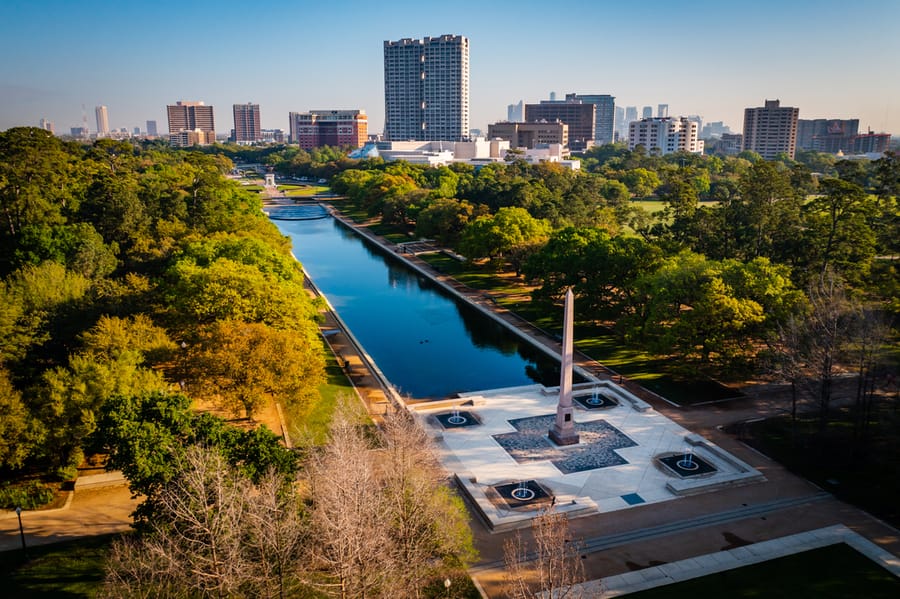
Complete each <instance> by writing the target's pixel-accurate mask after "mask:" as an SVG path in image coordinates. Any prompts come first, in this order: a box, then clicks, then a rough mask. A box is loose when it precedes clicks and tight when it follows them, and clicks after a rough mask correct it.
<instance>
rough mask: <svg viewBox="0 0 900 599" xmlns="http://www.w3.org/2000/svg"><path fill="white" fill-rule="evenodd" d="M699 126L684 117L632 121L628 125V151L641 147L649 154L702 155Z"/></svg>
mask: <svg viewBox="0 0 900 599" xmlns="http://www.w3.org/2000/svg"><path fill="white" fill-rule="evenodd" d="M698 134H699V125H698V124H697V123H696V121H691V120H688V119H687V118H685V117H677V118H676V117H662V118H649V119H641V120H639V121H632V122H631V123H630V124H629V125H628V149H629V150H634V149H635V148H636V147H637V146H639V145H641V146H644V148H646V149H647V152H648V153H650V154H658V155H660V156H662V155H665V154H672V153H674V152H691V153H692V154H702V153H703V140H701V139H699V136H698Z"/></svg>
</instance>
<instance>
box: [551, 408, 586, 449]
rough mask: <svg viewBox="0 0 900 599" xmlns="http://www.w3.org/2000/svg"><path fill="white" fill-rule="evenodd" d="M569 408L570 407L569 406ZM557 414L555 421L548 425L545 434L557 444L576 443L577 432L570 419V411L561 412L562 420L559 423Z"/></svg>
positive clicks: (577, 439)
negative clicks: (548, 427) (548, 428)
mask: <svg viewBox="0 0 900 599" xmlns="http://www.w3.org/2000/svg"><path fill="white" fill-rule="evenodd" d="M569 409H570V410H571V408H569ZM559 416H560V415H559V414H557V418H556V420H557V421H556V422H555V423H554V424H553V426H551V427H550V430H549V431H548V432H547V436H548V437H550V440H551V441H553V442H554V443H556V444H557V445H577V444H578V441H579V438H578V432H577V431H576V430H575V423H574V422H573V421H572V413H571V412H563V414H562V416H563V422H562V425H560V422H559V420H560V418H559Z"/></svg>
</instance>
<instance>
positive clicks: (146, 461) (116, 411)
mask: <svg viewBox="0 0 900 599" xmlns="http://www.w3.org/2000/svg"><path fill="white" fill-rule="evenodd" d="M190 405H191V401H190V400H189V399H188V398H187V397H185V396H184V395H181V394H175V393H166V392H157V393H151V394H145V395H133V396H117V397H113V398H111V399H110V400H109V401H107V402H106V403H105V404H104V405H103V406H102V408H101V411H100V418H99V422H100V426H99V427H98V428H97V432H96V433H95V436H94V439H93V443H94V445H95V446H96V447H98V448H103V449H105V450H107V451H108V452H109V462H108V467H109V468H112V469H119V470H122V472H123V474H124V475H125V478H126V479H128V484H129V488H130V489H131V490H132V492H133V493H135V494H140V495H144V496H146V497H147V498H148V499H147V501H145V502H144V503H142V504H141V506H140V507H139V508H138V511H137V512H136V515H137V516H139V517H140V518H151V517H152V516H153V514H154V511H155V510H156V509H157V508H158V506H157V504H156V503H155V502H154V499H155V498H156V496H157V494H158V493H159V491H160V489H161V488H162V487H163V486H164V485H165V484H166V483H167V482H168V481H170V480H171V479H172V477H173V476H175V475H176V474H177V472H178V465H179V464H180V463H181V461H182V458H183V456H184V455H185V451H187V449H188V448H189V447H191V446H202V447H205V448H207V449H212V450H214V451H216V452H218V453H219V454H220V455H222V457H224V458H225V460H226V461H227V462H228V463H229V464H231V465H233V466H237V467H239V468H240V469H241V470H242V472H244V473H245V474H247V475H248V476H250V477H251V478H253V479H254V480H257V479H258V477H259V476H261V475H262V474H264V473H265V472H266V471H268V470H269V469H270V468H274V469H275V470H276V471H277V472H279V473H281V474H283V475H285V476H288V475H290V474H292V473H293V472H294V471H295V469H296V459H295V457H294V455H293V454H292V453H291V452H290V451H289V450H287V449H285V448H284V447H283V446H282V445H281V444H280V442H279V437H277V436H276V435H275V434H274V433H272V432H271V431H270V430H269V429H268V428H266V427H264V426H262V427H258V428H256V429H252V430H248V431H245V430H241V429H238V428H235V427H233V426H230V425H229V424H227V423H226V422H225V421H224V420H222V419H221V418H216V417H214V416H212V415H210V414H198V413H195V412H193V411H192V410H191V408H190Z"/></svg>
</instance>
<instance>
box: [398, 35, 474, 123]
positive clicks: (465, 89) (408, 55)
mask: <svg viewBox="0 0 900 599" xmlns="http://www.w3.org/2000/svg"><path fill="white" fill-rule="evenodd" d="M468 134H469V40H468V39H467V38H466V37H464V36H461V35H442V36H440V37H426V38H425V39H423V40H414V39H410V38H404V39H402V40H399V41H385V42H384V137H385V139H386V140H395V141H396V140H422V141H461V140H464V139H466V138H467V136H468Z"/></svg>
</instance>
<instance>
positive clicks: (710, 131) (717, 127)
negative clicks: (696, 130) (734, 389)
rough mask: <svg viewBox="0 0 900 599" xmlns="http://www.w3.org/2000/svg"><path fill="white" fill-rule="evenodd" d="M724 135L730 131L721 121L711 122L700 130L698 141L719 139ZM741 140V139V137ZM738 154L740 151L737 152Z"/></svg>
mask: <svg viewBox="0 0 900 599" xmlns="http://www.w3.org/2000/svg"><path fill="white" fill-rule="evenodd" d="M726 133H731V129H730V128H729V127H728V125H726V124H725V123H724V122H722V121H713V122H712V123H706V124H705V125H703V128H702V129H700V139H710V138H713V137H721V136H722V135H724V134H726ZM742 139H743V137H742ZM738 151H739V152H740V150H738Z"/></svg>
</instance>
